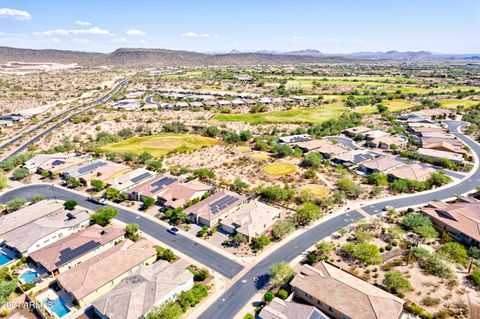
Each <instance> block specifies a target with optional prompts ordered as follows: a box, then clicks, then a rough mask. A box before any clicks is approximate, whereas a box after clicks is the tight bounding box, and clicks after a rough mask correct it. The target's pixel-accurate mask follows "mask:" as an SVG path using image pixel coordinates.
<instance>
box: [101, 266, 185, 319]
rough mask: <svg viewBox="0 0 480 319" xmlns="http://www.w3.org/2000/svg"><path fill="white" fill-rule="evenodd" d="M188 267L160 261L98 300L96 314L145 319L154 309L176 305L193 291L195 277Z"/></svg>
mask: <svg viewBox="0 0 480 319" xmlns="http://www.w3.org/2000/svg"><path fill="white" fill-rule="evenodd" d="M186 266H188V263H187V262H186V261H185V262H183V260H177V261H176V262H175V263H173V264H170V263H168V262H167V261H165V260H159V261H158V262H156V263H154V264H153V265H150V266H146V267H143V268H140V269H139V270H138V271H136V272H135V273H133V274H131V275H129V276H128V277H126V278H124V279H123V280H122V281H121V282H120V283H119V284H118V285H117V286H115V288H113V289H112V290H111V291H109V292H108V293H106V294H105V295H103V296H101V297H100V298H98V299H97V300H95V301H94V302H93V307H94V310H95V313H96V314H97V315H98V316H99V317H100V318H102V319H138V318H145V317H146V315H147V314H148V312H149V311H150V310H151V309H152V308H153V307H155V306H160V305H162V304H164V303H167V302H169V301H173V300H175V299H176V297H177V296H178V295H179V294H180V293H182V292H183V291H187V290H189V289H191V288H192V287H193V274H192V273H191V272H190V271H189V270H187V269H186Z"/></svg>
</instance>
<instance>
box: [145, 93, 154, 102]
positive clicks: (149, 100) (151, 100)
mask: <svg viewBox="0 0 480 319" xmlns="http://www.w3.org/2000/svg"><path fill="white" fill-rule="evenodd" d="M145 102H147V103H148V104H155V101H154V100H153V96H152V95H149V96H147V97H146V98H145Z"/></svg>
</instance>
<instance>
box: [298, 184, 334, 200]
mask: <svg viewBox="0 0 480 319" xmlns="http://www.w3.org/2000/svg"><path fill="white" fill-rule="evenodd" d="M304 189H307V190H309V191H311V192H312V194H313V196H314V197H315V198H323V197H326V196H327V195H328V190H327V189H326V188H325V187H323V186H320V185H315V184H307V185H305V186H303V187H302V191H303V190H304Z"/></svg>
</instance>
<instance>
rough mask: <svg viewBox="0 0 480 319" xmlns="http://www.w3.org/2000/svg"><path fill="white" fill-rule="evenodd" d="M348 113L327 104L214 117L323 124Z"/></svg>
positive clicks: (263, 121) (229, 119)
mask: <svg viewBox="0 0 480 319" xmlns="http://www.w3.org/2000/svg"><path fill="white" fill-rule="evenodd" d="M345 111H347V108H346V107H345V106H342V105H340V104H326V105H323V106H322V107H318V108H310V109H307V108H305V109H291V110H288V111H275V112H268V113H257V114H217V115H215V116H214V117H213V119H214V120H216V121H230V122H244V123H252V124H260V123H322V122H325V121H327V120H330V119H333V118H338V117H339V116H340V115H341V114H342V113H343V112H345Z"/></svg>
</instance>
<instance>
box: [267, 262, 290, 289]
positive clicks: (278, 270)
mask: <svg viewBox="0 0 480 319" xmlns="http://www.w3.org/2000/svg"><path fill="white" fill-rule="evenodd" d="M292 278H293V269H292V267H290V265H288V264H287V263H286V262H283V261H282V262H279V263H277V264H273V265H272V266H271V267H270V283H271V284H272V285H273V286H276V287H282V286H285V285H287V284H288V283H289V282H290V280H292Z"/></svg>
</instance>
